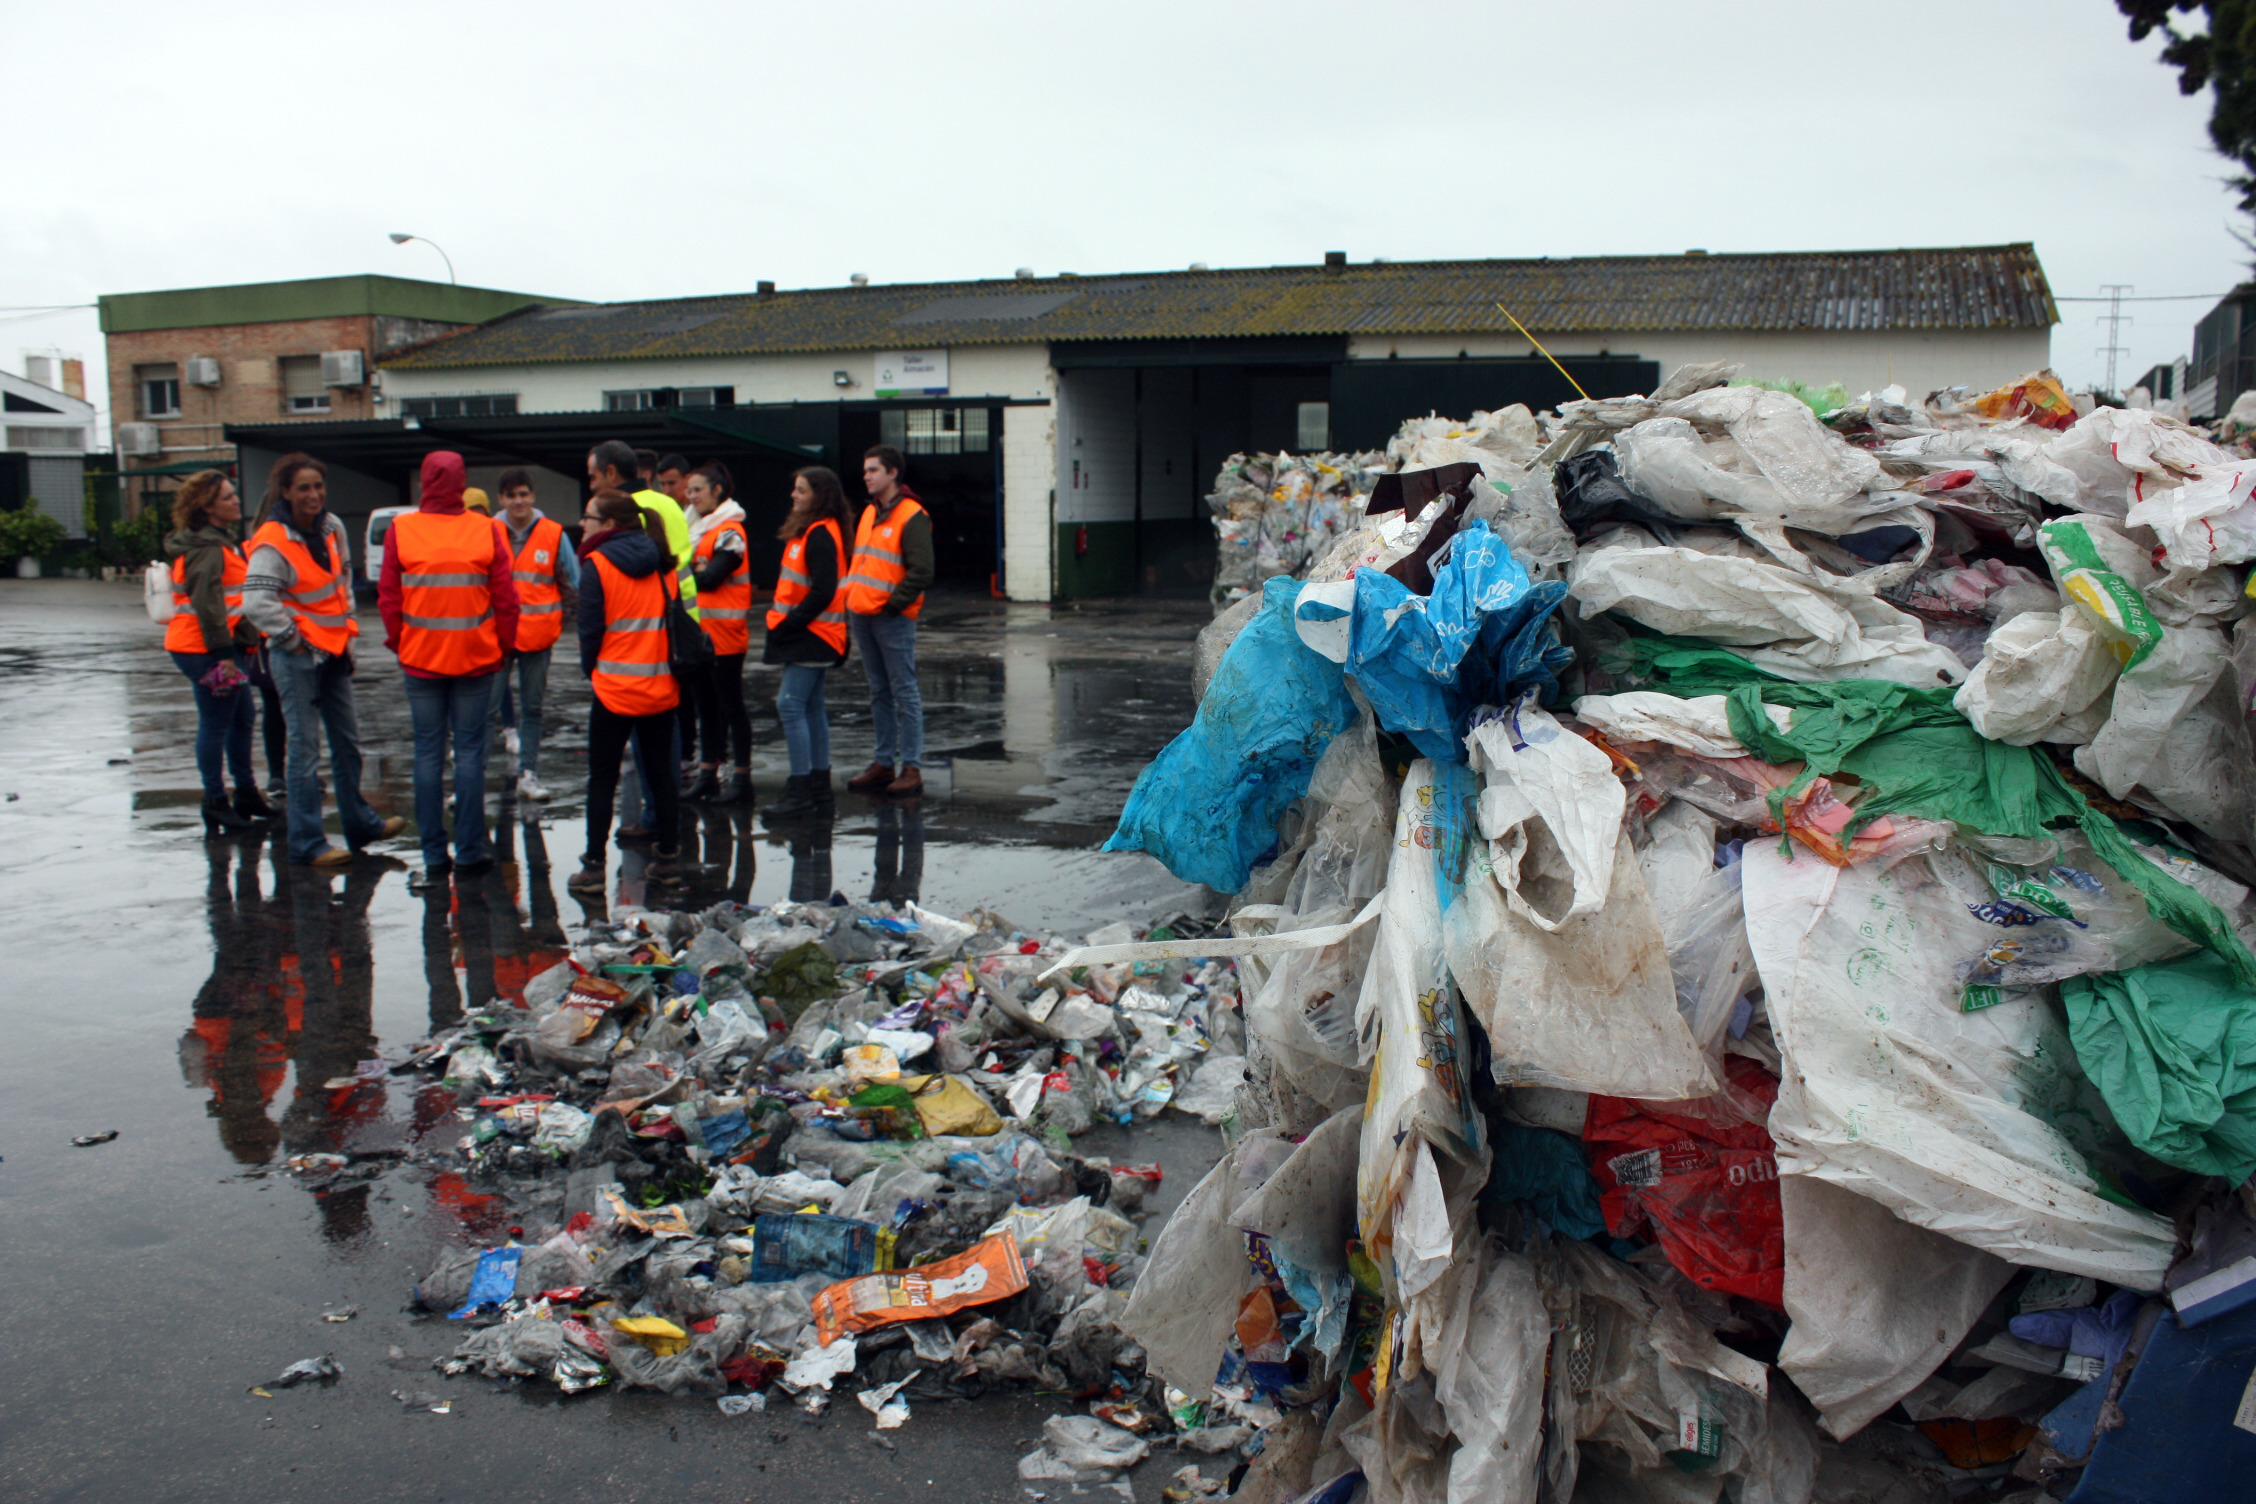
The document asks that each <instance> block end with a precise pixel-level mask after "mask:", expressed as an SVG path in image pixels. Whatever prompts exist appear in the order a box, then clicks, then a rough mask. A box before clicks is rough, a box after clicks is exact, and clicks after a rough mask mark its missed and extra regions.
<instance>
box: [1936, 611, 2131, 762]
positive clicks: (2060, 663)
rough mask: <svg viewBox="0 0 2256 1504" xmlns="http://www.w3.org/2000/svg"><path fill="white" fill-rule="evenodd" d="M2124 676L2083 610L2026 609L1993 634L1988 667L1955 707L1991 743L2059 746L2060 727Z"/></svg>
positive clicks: (1986, 648)
mask: <svg viewBox="0 0 2256 1504" xmlns="http://www.w3.org/2000/svg"><path fill="white" fill-rule="evenodd" d="M2121 671H2122V665H2121V664H2120V663H2119V662H2118V661H2117V660H2116V658H2115V655H2114V654H2113V653H2111V652H2110V651H2108V645H2107V640H2106V639H2105V638H2103V637H2101V636H2100V634H2099V631H2098V629H2097V628H2095V627H2093V626H2092V625H2091V623H2090V622H2089V621H2087V620H2086V619H2085V618H2084V615H2083V613H2082V612H2080V611H2078V610H2076V609H2075V608H2074V607H2070V608H2069V609H2067V610H2066V611H2026V612H2023V613H2022V614H2021V615H2019V616H2016V617H2014V618H2013V619H2012V620H2011V621H2009V622H2006V623H2005V624H2004V625H2003V626H2001V627H1999V628H1997V630H1995V631H1993V632H1992V633H1991V634H1990V637H1989V641H1988V642H1986V643H1984V644H1983V646H1982V661H1981V662H1980V663H1977V664H1976V665H1975V666H1974V672H1973V673H1971V674H1969V675H1968V676H1967V679H1966V682H1965V683H1964V684H1962V685H1960V686H1959V689H1958V693H1957V695H1956V696H1954V697H1953V698H1952V700H1951V704H1952V705H1953V706H1954V707H1956V709H1957V710H1958V713H1959V714H1961V715H1963V716H1965V717H1966V718H1967V719H1968V720H1969V721H1972V722H1973V723H1974V729H1975V730H1977V731H1979V732H1981V733H1982V735H1984V736H1986V737H1988V738H1989V739H1990V740H1991V741H1996V742H2005V743H2007V744H2008V745H2010V746H2015V747H2026V746H2029V745H2030V744H2032V743H2034V742H2042V741H2059V740H2063V739H2065V738H2063V737H2061V736H2058V735H2056V734H2055V733H2056V732H2059V731H2060V730H2061V729H2062V723H2063V722H2067V721H2069V720H2071V719H2073V718H2075V717H2078V716H2081V715H2082V714H2083V713H2084V712H2085V711H2087V710H2089V709H2090V708H2091V707H2092V706H2093V705H2094V704H2096V703H2098V702H2099V701H2100V700H2101V698H2102V697H2103V696H2105V695H2106V694H2107V693H2108V691H2109V690H2111V689H2113V688H2114V686H2115V677H2116V675H2117V674H2118V673H2120V672H2121ZM2076 740H2077V741H2078V742H2079V743H2080V742H2083V741H2089V740H2090V735H2089V734H2088V733H2086V734H2084V735H2082V736H2080V737H2077V738H2076Z"/></svg>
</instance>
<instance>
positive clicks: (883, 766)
mask: <svg viewBox="0 0 2256 1504" xmlns="http://www.w3.org/2000/svg"><path fill="white" fill-rule="evenodd" d="M892 782H893V765H892V764H891V763H888V762H873V763H871V764H870V765H869V766H868V767H866V768H864V769H862V770H861V771H860V772H859V773H856V774H855V775H854V776H853V777H851V778H849V779H847V780H846V787H848V788H850V789H852V790H853V791H854V792H855V793H857V794H874V793H876V792H877V791H878V790H880V789H882V788H885V787H886V786H888V785H889V784H891V783H892Z"/></svg>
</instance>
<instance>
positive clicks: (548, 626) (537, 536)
mask: <svg viewBox="0 0 2256 1504" xmlns="http://www.w3.org/2000/svg"><path fill="white" fill-rule="evenodd" d="M498 484H499V486H500V489H501V521H502V525H503V526H504V527H506V528H507V529H508V530H509V549H510V554H511V556H512V563H511V566H510V575H511V577H512V578H513V579H515V580H516V582H517V657H516V660H515V668H516V680H517V704H516V711H517V714H516V715H515V717H512V716H511V715H510V713H509V712H510V703H509V681H510V676H509V675H508V674H506V673H504V674H503V675H502V678H501V693H500V694H498V695H496V696H495V697H494V700H495V705H494V718H495V720H497V721H499V722H502V723H504V724H505V725H506V726H507V727H508V731H507V743H506V744H507V745H508V747H509V750H510V751H512V752H514V753H515V754H516V755H517V797H518V798H520V799H525V800H529V801H531V802H532V803H535V804H545V803H547V802H548V788H547V786H546V785H544V784H543V783H542V782H541V781H540V773H539V767H540V744H541V723H542V722H541V703H542V701H544V700H546V699H547V698H548V665H549V660H550V658H551V657H552V656H554V649H555V647H556V640H557V638H559V637H561V636H562V635H563V632H564V608H565V605H566V602H565V599H564V597H565V594H566V592H568V591H573V590H577V589H579V588H580V556H579V554H578V553H576V552H575V551H574V550H573V548H572V540H571V537H570V536H569V535H568V534H567V533H566V532H565V530H564V528H563V527H562V525H561V524H559V523H558V522H557V521H556V520H555V519H554V518H552V517H548V516H546V515H544V514H543V513H541V512H540V511H539V510H537V509H536V508H535V506H534V497H533V478H532V476H531V475H529V474H528V473H526V472H525V471H523V470H504V471H502V472H501V480H500V481H499V483H498Z"/></svg>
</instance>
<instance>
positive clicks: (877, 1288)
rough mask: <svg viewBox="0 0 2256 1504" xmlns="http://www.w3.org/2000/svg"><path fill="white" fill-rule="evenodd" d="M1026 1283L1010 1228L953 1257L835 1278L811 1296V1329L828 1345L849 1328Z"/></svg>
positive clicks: (911, 1316)
mask: <svg viewBox="0 0 2256 1504" xmlns="http://www.w3.org/2000/svg"><path fill="white" fill-rule="evenodd" d="M1025 1288H1026V1263H1025V1261H1024V1260H1023V1259H1021V1258H1020V1257H1019V1254H1018V1240H1017V1239H1016V1238H1014V1237H1012V1236H1011V1235H1010V1234H1009V1233H1007V1232H1005V1233H998V1234H996V1235H995V1236H994V1237H991V1238H983V1239H981V1240H980V1241H979V1242H977V1243H974V1244H972V1245H971V1247H969V1248H967V1249H965V1250H964V1251H963V1252H962V1253H959V1254H957V1255H956V1256H955V1257H954V1258H952V1259H942V1260H941V1261H940V1262H938V1263H936V1264H925V1265H923V1266H921V1267H919V1268H915V1269H889V1270H887V1271H885V1272H884V1273H882V1274H865V1275H863V1276H862V1277H861V1278H859V1279H848V1280H840V1281H839V1282H838V1283H837V1284H835V1285H832V1286H830V1287H829V1288H828V1289H826V1290H824V1291H823V1292H822V1293H821V1294H819V1295H817V1296H816V1297H815V1300H814V1312H815V1335H816V1337H817V1338H818V1339H819V1340H820V1341H821V1343H822V1345H823V1346H825V1347H828V1346H829V1345H830V1344H831V1343H833V1342H836V1341H837V1340H838V1339H839V1338H840V1337H841V1336H843V1335H844V1334H846V1333H848V1332H867V1331H871V1330H874V1329H875V1328H877V1327H881V1326H891V1325H893V1324H894V1323H896V1322H901V1321H928V1320H931V1319H932V1318H934V1317H939V1316H953V1315H955V1314H956V1312H958V1311H961V1310H965V1309H967V1308H968V1307H971V1306H980V1305H986V1304H988V1303H990V1302H992V1301H997V1300H1008V1299H1009V1298H1010V1297H1011V1296H1013V1295H1016V1294H1018V1293H1019V1292H1020V1291H1021V1290H1024V1289H1025Z"/></svg>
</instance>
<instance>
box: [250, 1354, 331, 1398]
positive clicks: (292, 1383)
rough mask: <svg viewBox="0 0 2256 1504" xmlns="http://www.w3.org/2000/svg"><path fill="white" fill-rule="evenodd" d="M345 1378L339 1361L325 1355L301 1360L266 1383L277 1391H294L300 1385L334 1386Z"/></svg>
mask: <svg viewBox="0 0 2256 1504" xmlns="http://www.w3.org/2000/svg"><path fill="white" fill-rule="evenodd" d="M344 1376H345V1370H344V1369H343V1368H342V1367H341V1366H339V1364H338V1362H337V1360H336V1359H335V1358H332V1357H330V1356H329V1355H328V1354H327V1353H323V1354H322V1355H321V1356H320V1357H318V1358H300V1359H299V1360H298V1361H297V1362H295V1363H292V1364H291V1365H290V1366H289V1367H288V1368H285V1369H283V1370H282V1371H281V1372H280V1373H279V1374H276V1375H275V1376H274V1377H273V1378H271V1379H268V1380H267V1381H266V1382H267V1383H268V1384H270V1385H272V1386H273V1387H274V1388H276V1389H294V1388H296V1387H297V1386H298V1385H300V1384H334V1383H336V1382H337V1380H339V1379H341V1378H343V1377H344Z"/></svg>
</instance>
